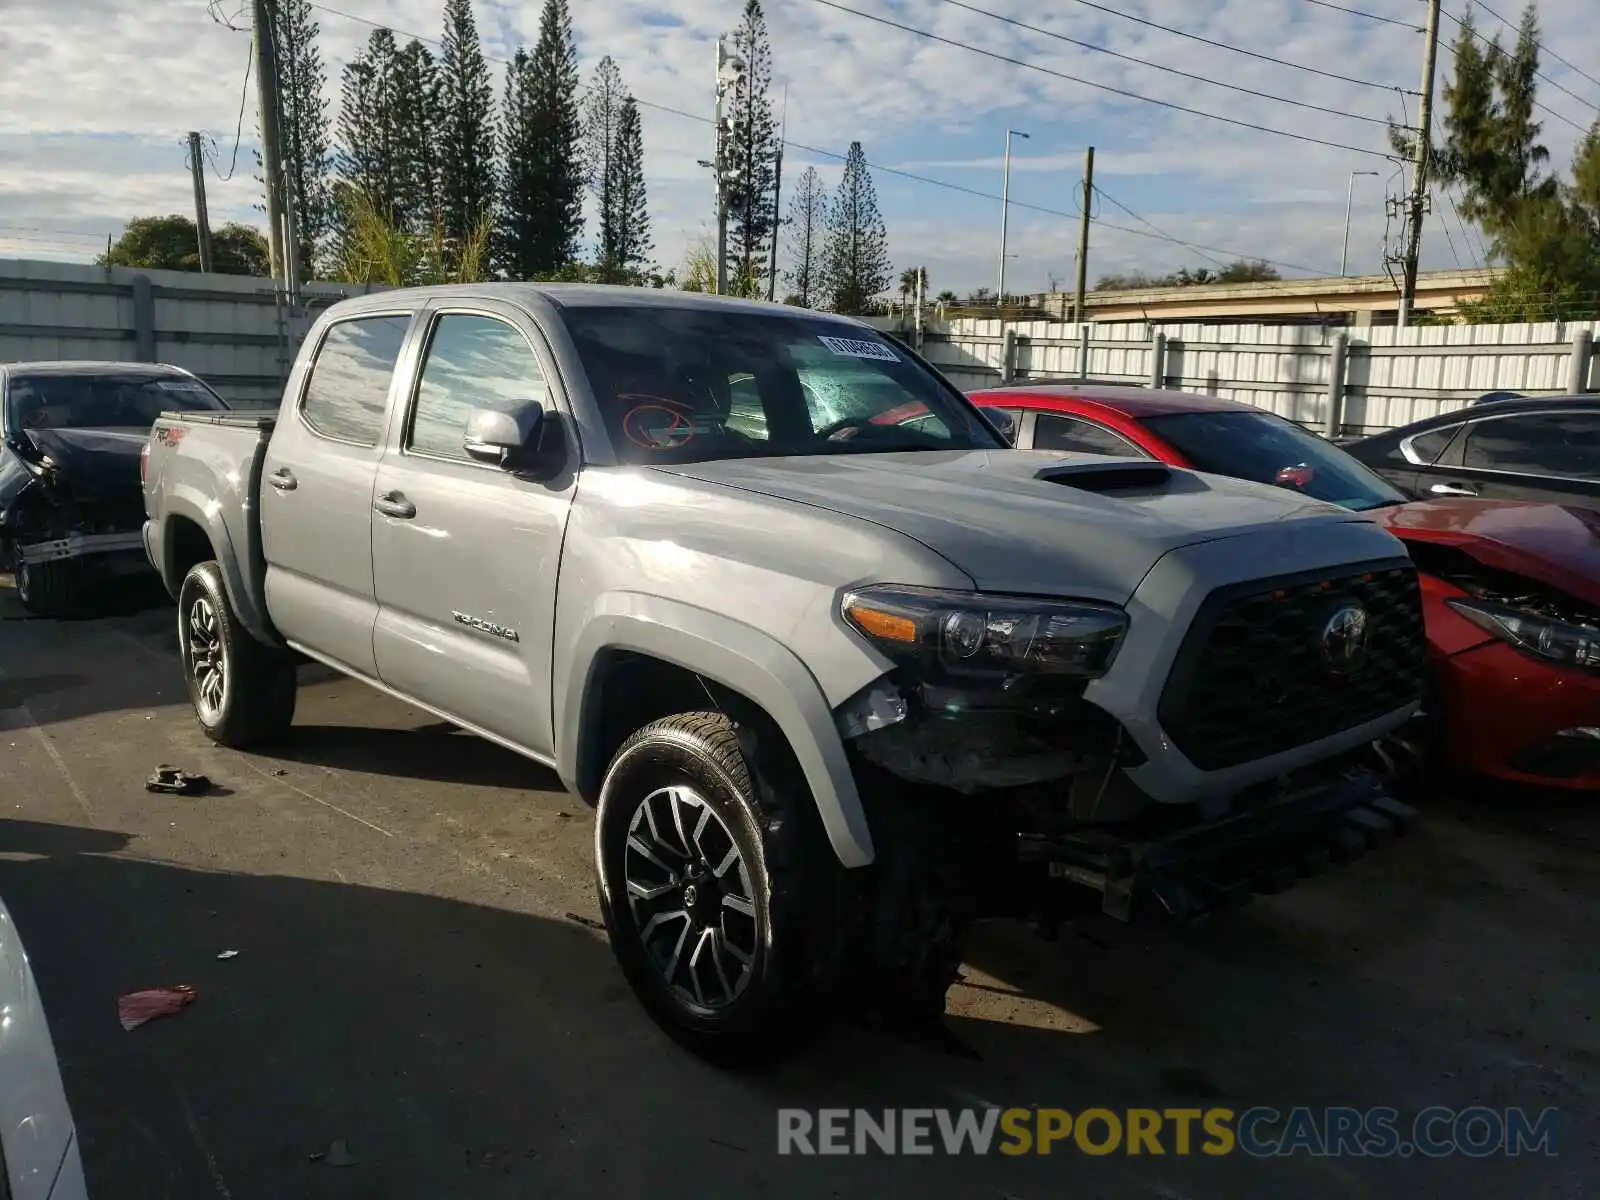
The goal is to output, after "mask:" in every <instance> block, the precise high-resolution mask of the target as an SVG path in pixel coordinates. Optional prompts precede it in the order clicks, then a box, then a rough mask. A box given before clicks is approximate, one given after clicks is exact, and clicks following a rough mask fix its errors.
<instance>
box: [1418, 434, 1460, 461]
mask: <svg viewBox="0 0 1600 1200" xmlns="http://www.w3.org/2000/svg"><path fill="white" fill-rule="evenodd" d="M1460 428H1461V426H1459V425H1446V426H1445V427H1444V428H1443V429H1430V430H1428V432H1427V433H1419V434H1417V435H1416V436H1415V437H1413V438H1412V439H1411V440H1410V442H1409V443H1408V445H1409V447H1410V450H1411V455H1412V458H1411V460H1410V461H1411V462H1412V463H1413V465H1419V466H1424V467H1431V466H1432V465H1433V464H1434V463H1435V462H1437V461H1438V458H1439V455H1441V454H1443V453H1444V448H1445V447H1446V446H1448V445H1449V444H1450V439H1451V438H1453V437H1455V435H1456V430H1458V429H1460Z"/></svg>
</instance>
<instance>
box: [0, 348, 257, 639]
mask: <svg viewBox="0 0 1600 1200" xmlns="http://www.w3.org/2000/svg"><path fill="white" fill-rule="evenodd" d="M227 407H228V404H227V402H226V401H225V400H223V398H222V397H221V396H219V395H217V394H216V393H215V392H214V391H212V390H211V389H210V388H209V387H207V386H206V385H205V384H204V383H202V382H201V381H200V380H199V379H196V378H195V377H194V376H193V375H191V374H189V372H187V371H185V370H182V369H181V368H179V367H169V366H161V365H157V364H146V363H122V362H36V363H7V364H4V365H0V569H8V570H10V571H11V573H12V578H13V580H14V581H15V583H16V589H17V599H19V600H20V601H21V602H22V605H23V607H24V608H26V609H28V611H30V612H32V613H35V614H37V615H39V616H60V615H63V614H65V613H67V612H68V611H70V610H72V609H74V608H76V607H78V604H79V601H80V599H81V585H82V584H83V583H84V582H85V581H87V580H88V579H89V578H91V577H92V576H95V575H100V574H104V573H106V572H108V571H112V570H116V569H119V568H130V569H133V570H142V569H148V564H147V563H146V562H145V559H144V546H143V541H142V536H141V532H140V531H141V529H142V528H143V525H144V496H143V493H142V492H141V490H140V483H139V455H140V452H141V451H142V450H143V449H144V443H145V439H146V438H147V437H148V436H149V434H150V426H151V425H152V424H154V423H155V419H156V416H157V415H158V414H160V413H162V412H164V411H168V410H173V409H181V410H185V411H191V412H192V411H196V410H201V411H209V410H214V411H221V410H225V409H226V408H227Z"/></svg>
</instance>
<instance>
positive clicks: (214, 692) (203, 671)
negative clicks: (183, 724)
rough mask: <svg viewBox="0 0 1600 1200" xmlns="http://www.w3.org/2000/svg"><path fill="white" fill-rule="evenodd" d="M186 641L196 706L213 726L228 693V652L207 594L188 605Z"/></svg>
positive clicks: (220, 714)
mask: <svg viewBox="0 0 1600 1200" xmlns="http://www.w3.org/2000/svg"><path fill="white" fill-rule="evenodd" d="M183 644H184V648H185V649H186V650H187V651H188V654H187V658H188V660H189V675H190V678H192V679H193V680H194V694H195V707H196V708H198V709H199V710H200V716H201V717H202V718H203V719H204V720H205V722H206V723H207V724H208V725H214V724H216V723H217V721H219V720H220V719H221V717H222V709H223V704H224V702H225V701H226V699H227V696H228V652H227V647H226V646H224V645H223V641H222V629H221V625H220V623H219V622H218V620H217V610H216V609H215V608H214V607H213V606H212V604H211V601H210V600H208V599H207V598H206V597H204V596H199V597H196V598H195V601H194V603H193V604H191V605H190V606H189V614H188V621H187V626H186V628H185V631H184V643H183Z"/></svg>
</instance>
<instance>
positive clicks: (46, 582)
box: [11, 546, 82, 617]
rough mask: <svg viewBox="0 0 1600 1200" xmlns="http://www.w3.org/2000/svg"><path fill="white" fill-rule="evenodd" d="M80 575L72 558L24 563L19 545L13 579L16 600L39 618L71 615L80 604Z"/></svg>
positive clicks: (13, 561)
mask: <svg viewBox="0 0 1600 1200" xmlns="http://www.w3.org/2000/svg"><path fill="white" fill-rule="evenodd" d="M81 575H82V572H81V571H80V570H79V569H78V564H77V563H75V562H73V561H72V559H70V558H66V559H58V560H56V561H53V562H40V563H29V562H23V561H22V547H20V546H18V547H17V548H16V550H15V552H14V553H13V555H12V564H11V579H12V582H14V583H15V584H16V588H17V602H18V603H20V604H21V605H22V607H23V608H24V609H25V610H26V611H28V612H29V613H31V614H33V615H34V616H36V617H65V616H70V615H71V614H72V611H73V609H74V607H75V606H76V605H77V603H78V591H79V587H78V584H79V580H80V577H81Z"/></svg>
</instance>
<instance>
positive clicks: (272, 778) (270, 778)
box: [238, 758, 394, 838]
mask: <svg viewBox="0 0 1600 1200" xmlns="http://www.w3.org/2000/svg"><path fill="white" fill-rule="evenodd" d="M238 761H239V763H240V764H241V765H243V766H244V767H247V768H248V769H249V770H251V771H254V772H255V773H256V774H257V775H259V776H261V778H263V779H265V780H266V781H267V782H268V783H275V784H278V785H279V786H280V787H286V788H288V789H289V790H290V791H291V792H295V793H297V794H298V795H301V796H304V797H305V798H306V799H307V800H309V801H311V802H312V803H313V804H320V805H322V807H323V808H331V809H332V810H333V811H334V812H336V813H338V814H339V815H340V816H341V817H349V818H350V819H351V820H352V821H354V822H356V823H357V824H358V825H365V826H366V827H367V828H368V829H373V830H376V831H377V832H378V833H381V834H383V836H384V837H386V838H392V837H393V836H394V834H392V833H390V832H389V831H388V830H387V829H385V828H384V827H383V826H382V825H374V824H373V823H372V822H371V821H369V820H367V819H366V818H365V817H358V816H356V815H355V813H353V812H350V811H349V810H347V809H343V808H340V807H339V806H338V805H337V804H333V803H331V802H329V801H327V800H324V799H323V798H322V797H321V796H313V795H312V794H311V793H310V792H308V791H306V790H305V788H299V787H295V785H294V784H292V783H290V782H289V781H288V780H287V779H282V778H280V777H278V776H276V775H272V774H269V773H268V772H266V771H263V770H262V769H261V768H260V767H258V766H256V765H255V763H252V762H246V761H245V760H244V759H243V758H241V759H239V760H238Z"/></svg>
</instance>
